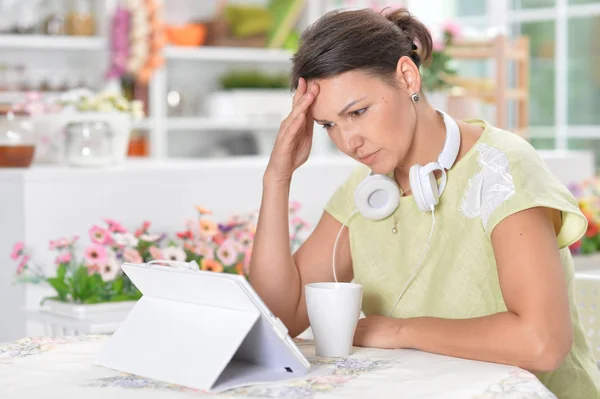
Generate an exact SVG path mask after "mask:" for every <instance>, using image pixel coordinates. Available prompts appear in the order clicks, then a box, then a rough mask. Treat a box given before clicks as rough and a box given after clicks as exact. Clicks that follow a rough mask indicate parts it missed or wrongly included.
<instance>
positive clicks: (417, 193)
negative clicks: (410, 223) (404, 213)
mask: <svg viewBox="0 0 600 399" xmlns="http://www.w3.org/2000/svg"><path fill="white" fill-rule="evenodd" d="M421 168H422V166H421V165H413V166H411V167H410V172H409V173H408V177H409V179H410V189H411V190H412V193H413V195H412V196H413V199H414V200H415V203H416V204H417V208H419V210H420V211H422V212H427V211H429V208H428V207H427V205H426V204H425V195H424V194H423V189H422V188H421V184H422V181H421V177H420V176H421Z"/></svg>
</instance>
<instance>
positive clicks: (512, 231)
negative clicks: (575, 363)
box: [355, 208, 573, 371]
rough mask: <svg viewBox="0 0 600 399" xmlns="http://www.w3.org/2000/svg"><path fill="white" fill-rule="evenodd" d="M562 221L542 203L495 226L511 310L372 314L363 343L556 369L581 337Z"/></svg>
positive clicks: (502, 278) (494, 242) (362, 335)
mask: <svg viewBox="0 0 600 399" xmlns="http://www.w3.org/2000/svg"><path fill="white" fill-rule="evenodd" d="M557 218H558V219H559V220H558V222H557ZM558 224H560V214H559V213H558V211H552V210H549V209H545V208H534V209H529V210H525V211H522V212H519V213H516V214H514V215H511V216H509V217H508V218H506V219H505V220H503V221H502V222H500V223H499V224H498V226H497V227H496V228H495V229H494V231H493V232H492V245H493V248H494V253H495V257H496V264H497V267H498V277H499V280H500V287H501V289H502V295H503V297H504V302H505V304H506V307H507V309H508V310H507V311H506V312H502V313H497V314H494V315H490V316H485V317H479V318H473V319H464V320H452V319H440V318H430V317H417V318H412V319H404V320H402V319H388V318H383V317H377V318H373V319H372V320H370V321H368V318H367V319H365V320H362V321H361V323H359V324H362V326H361V328H360V330H359V329H357V333H358V334H357V335H358V337H357V339H355V343H356V344H359V345H360V344H364V343H367V344H368V343H371V344H376V345H365V346H387V347H401V348H414V349H419V350H423V351H427V352H433V353H439V354H443V355H449V356H454V357H460V358H468V359H474V360H481V361H488V362H494V363H503V364H511V365H516V366H519V367H521V368H524V369H528V370H531V371H551V370H554V369H556V368H557V367H559V366H560V364H561V363H562V361H563V360H564V358H565V356H566V355H567V354H568V353H569V351H570V349H571V344H572V339H573V338H572V325H571V318H570V313H569V302H568V294H567V284H566V281H565V274H564V270H563V267H562V264H561V260H560V254H559V252H558V244H557V242H556V228H555V226H556V225H558ZM465 289H468V288H465ZM384 331H387V332H388V334H387V336H388V338H387V340H386V339H385V338H384V336H385V335H386V334H385V333H384Z"/></svg>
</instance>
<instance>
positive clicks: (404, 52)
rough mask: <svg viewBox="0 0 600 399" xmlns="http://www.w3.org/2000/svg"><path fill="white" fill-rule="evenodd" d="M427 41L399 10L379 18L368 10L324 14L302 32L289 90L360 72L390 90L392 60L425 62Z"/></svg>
mask: <svg viewBox="0 0 600 399" xmlns="http://www.w3.org/2000/svg"><path fill="white" fill-rule="evenodd" d="M432 47H433V41H432V39H431V34H430V33H429V30H428V29H427V27H426V26H425V25H424V24H423V23H422V22H420V21H419V20H417V19H416V18H415V17H413V16H412V15H411V14H410V13H409V12H408V11H407V10H406V9H404V8H401V9H398V10H396V11H394V12H391V13H389V14H388V15H386V16H384V15H382V14H379V13H377V12H375V11H372V10H370V9H363V10H354V11H342V10H335V11H331V12H328V13H327V14H325V15H323V16H322V17H321V18H319V20H317V21H316V22H315V23H314V24H313V25H311V26H310V27H308V28H307V29H306V30H305V31H304V33H303V34H302V38H301V45H300V48H299V50H298V52H297V53H296V54H295V55H294V57H293V58H292V62H293V68H292V73H291V87H292V89H293V90H295V89H297V88H298V80H299V79H300V78H301V77H302V78H304V79H307V80H308V79H317V78H328V77H332V76H336V75H339V74H341V73H344V72H348V71H351V70H355V69H358V70H362V71H364V72H366V73H369V74H371V75H373V76H379V77H381V78H383V79H385V80H386V81H388V82H389V83H391V84H393V79H392V78H391V76H392V74H393V72H394V71H395V70H396V67H397V65H398V60H399V59H400V58H401V57H403V56H408V57H410V58H411V59H412V60H413V62H414V63H415V64H416V65H417V67H419V66H421V63H422V62H428V61H429V58H430V57H431V51H432Z"/></svg>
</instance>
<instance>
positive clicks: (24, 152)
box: [0, 113, 37, 168]
mask: <svg viewBox="0 0 600 399" xmlns="http://www.w3.org/2000/svg"><path fill="white" fill-rule="evenodd" d="M36 141H37V139H36V134H35V129H34V125H33V122H32V120H31V119H30V118H27V117H17V116H15V115H14V114H13V113H8V114H7V115H3V116H0V168H2V167H4V168H27V167H29V166H30V165H31V162H32V161H33V155H34V154H35V145H36Z"/></svg>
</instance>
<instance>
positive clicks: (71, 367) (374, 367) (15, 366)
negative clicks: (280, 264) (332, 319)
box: [0, 335, 556, 399]
mask: <svg viewBox="0 0 600 399" xmlns="http://www.w3.org/2000/svg"><path fill="white" fill-rule="evenodd" d="M107 339H108V336H107V335H82V336H62V337H30V338H24V339H21V340H18V341H15V342H12V343H10V344H8V345H5V346H0V381H2V384H0V397H1V398H11V399H12V398H37V397H41V396H43V397H44V398H48V399H59V398H60V399H63V398H76V397H81V398H86V399H106V398H107V397H118V398H123V399H154V398H165V399H179V398H181V399H183V398H193V397H199V398H200V397H201V398H210V397H215V398H239V397H253V398H267V397H268V398H378V399H379V398H382V399H383V398H409V399H413V398H414V399H419V398H422V399H425V398H427V399H433V398H444V399H467V398H468V399H529V398H536V399H556V397H555V396H554V395H553V394H552V393H550V392H549V391H548V390H547V389H546V388H545V387H544V386H543V385H542V384H541V383H540V382H539V380H538V379H536V378H535V376H534V375H533V374H531V373H529V372H527V371H523V370H521V369H519V368H517V367H512V366H505V365H499V364H492V363H484V362H476V361H470V360H464V359H456V358H452V357H446V356H440V355H434V354H429V353H425V352H420V351H414V350H394V351H392V350H381V349H370V348H354V351H353V354H352V355H351V356H349V357H344V358H338V359H330V358H321V357H317V356H315V354H314V345H313V343H312V341H310V340H297V341H296V342H297V345H298V346H299V347H300V349H301V350H302V352H303V353H304V354H305V356H306V357H307V358H308V360H309V361H310V362H311V364H313V365H315V366H318V367H322V368H325V371H326V372H324V373H323V372H321V373H318V375H317V376H315V377H310V378H306V379H299V380H294V381H287V382H281V383H277V384H269V385H257V386H251V387H244V388H238V389H235V390H230V391H226V392H223V393H221V394H218V395H216V394H209V393H206V392H199V391H196V390H192V389H187V388H184V387H180V386H174V385H171V384H166V383H162V382H159V381H153V380H149V379H147V378H143V377H138V376H134V375H129V374H125V373H120V372H117V371H114V370H110V369H107V368H104V367H99V366H94V360H95V356H96V354H97V353H98V352H99V351H100V349H101V348H102V345H103V344H104V343H105V342H106V340H107ZM150 350H151V348H150Z"/></svg>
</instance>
